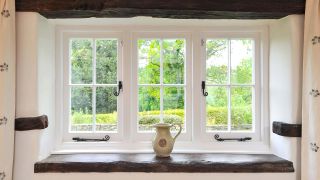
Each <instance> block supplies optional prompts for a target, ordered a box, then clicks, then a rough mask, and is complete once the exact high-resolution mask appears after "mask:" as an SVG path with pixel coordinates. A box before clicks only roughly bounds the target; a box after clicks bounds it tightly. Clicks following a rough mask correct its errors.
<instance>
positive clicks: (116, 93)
mask: <svg viewBox="0 0 320 180" xmlns="http://www.w3.org/2000/svg"><path fill="white" fill-rule="evenodd" d="M121 90H123V85H122V81H119V82H118V89H117V91H116V92H114V93H113V95H115V96H119V95H120V92H121Z"/></svg>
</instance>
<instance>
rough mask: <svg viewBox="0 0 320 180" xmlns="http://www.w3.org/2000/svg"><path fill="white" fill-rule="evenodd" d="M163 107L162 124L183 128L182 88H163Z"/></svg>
mask: <svg viewBox="0 0 320 180" xmlns="http://www.w3.org/2000/svg"><path fill="white" fill-rule="evenodd" d="M163 106H164V107H163V110H164V111H163V114H164V115H163V122H165V123H169V124H181V125H182V126H183V127H184V126H185V120H184V114H185V112H184V88H183V87H166V88H164V97H163Z"/></svg>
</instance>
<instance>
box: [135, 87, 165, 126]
mask: <svg viewBox="0 0 320 180" xmlns="http://www.w3.org/2000/svg"><path fill="white" fill-rule="evenodd" d="M159 122H160V88H158V87H140V88H139V131H151V130H152V129H153V128H152V125H153V124H156V123H159Z"/></svg>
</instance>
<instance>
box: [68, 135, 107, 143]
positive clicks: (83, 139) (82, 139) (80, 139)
mask: <svg viewBox="0 0 320 180" xmlns="http://www.w3.org/2000/svg"><path fill="white" fill-rule="evenodd" d="M72 140H74V141H77V142H83V141H109V140H110V136H109V135H106V136H104V138H102V139H88V138H80V137H74V138H72Z"/></svg>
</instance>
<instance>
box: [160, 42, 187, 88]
mask: <svg viewBox="0 0 320 180" xmlns="http://www.w3.org/2000/svg"><path fill="white" fill-rule="evenodd" d="M162 47H163V82H164V83H165V84H183V83H184V62H185V53H186V50H185V40H183V39H166V40H163V43H162Z"/></svg>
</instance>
